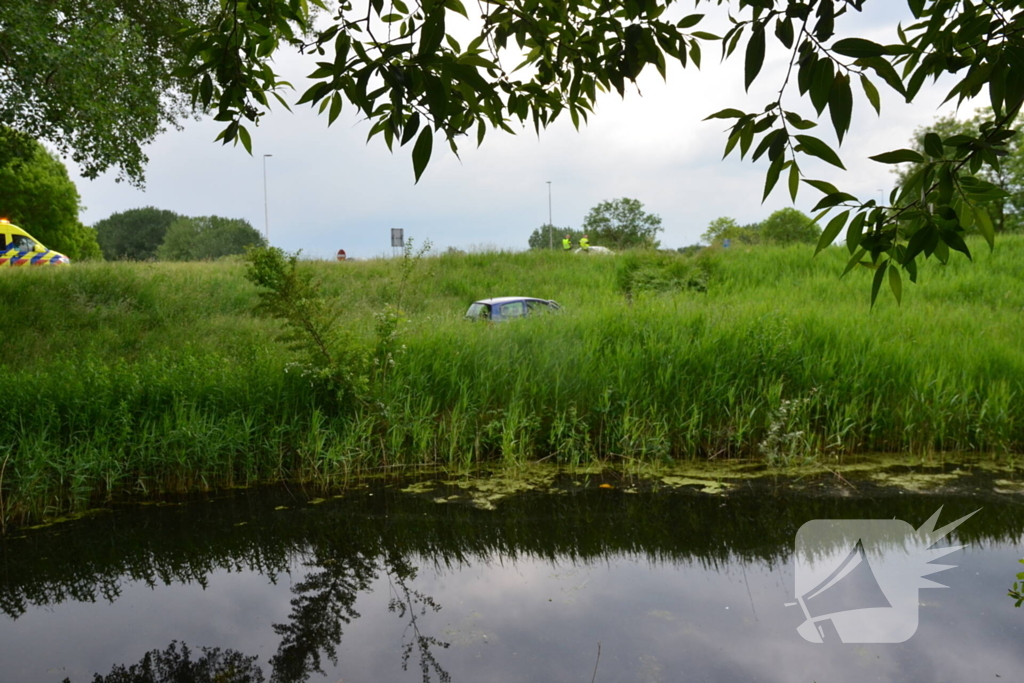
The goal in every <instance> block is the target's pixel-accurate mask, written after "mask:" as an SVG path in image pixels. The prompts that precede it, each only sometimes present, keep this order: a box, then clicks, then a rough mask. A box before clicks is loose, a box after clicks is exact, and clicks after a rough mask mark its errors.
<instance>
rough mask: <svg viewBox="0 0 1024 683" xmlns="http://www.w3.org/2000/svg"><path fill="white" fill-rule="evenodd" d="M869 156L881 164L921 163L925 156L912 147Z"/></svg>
mask: <svg viewBox="0 0 1024 683" xmlns="http://www.w3.org/2000/svg"><path fill="white" fill-rule="evenodd" d="M868 158H869V159H871V160H872V161H877V162H879V163H881V164H903V163H912V164H920V163H922V162H923V161H924V157H923V156H921V155H920V154H919V153H918V152H915V151H914V150H912V149H897V150H893V151H891V152H885V153H883V154H876V155H875V156H873V157H868Z"/></svg>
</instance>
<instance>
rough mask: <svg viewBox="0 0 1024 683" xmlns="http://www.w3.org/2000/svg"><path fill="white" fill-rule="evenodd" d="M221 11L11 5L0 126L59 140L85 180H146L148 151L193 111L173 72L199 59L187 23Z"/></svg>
mask: <svg viewBox="0 0 1024 683" xmlns="http://www.w3.org/2000/svg"><path fill="white" fill-rule="evenodd" d="M272 4H273V3H269V4H263V7H264V8H265V9H267V10H270V11H271V12H272V8H271V6H272ZM217 5H218V3H215V2H210V1H209V0H147V1H146V2H139V1H138V0H47V1H46V2H40V0H4V2H2V3H0V125H5V126H9V127H11V128H13V129H15V130H18V131H21V132H23V133H25V134H27V135H30V136H32V137H34V138H38V139H41V140H46V141H48V142H50V143H52V144H53V145H55V146H56V147H57V149H58V150H59V151H60V152H61V153H62V154H70V155H71V157H72V158H73V159H74V160H75V161H76V162H77V163H78V164H79V165H80V166H81V167H82V169H83V173H84V175H85V176H86V177H88V178H94V177H96V176H97V175H98V174H99V173H101V172H103V171H105V170H107V169H109V168H116V169H117V171H118V173H119V177H122V178H127V179H129V180H131V181H132V182H133V183H141V181H142V178H143V166H144V164H145V163H146V161H147V159H146V156H145V154H143V152H142V147H143V146H144V145H146V144H148V143H149V142H151V141H152V140H153V138H154V137H155V136H156V135H157V134H158V133H160V132H161V131H163V130H164V129H165V128H166V127H167V126H173V125H176V123H177V122H178V121H179V120H180V119H181V118H182V117H184V116H187V115H188V114H189V112H190V111H191V110H192V101H191V96H190V95H189V94H188V93H187V92H186V90H187V89H188V87H189V81H188V80H182V79H180V78H179V77H177V76H175V75H173V72H174V70H175V69H176V68H178V67H180V66H182V65H185V64H188V63H189V62H190V61H194V63H195V64H196V65H198V64H199V63H200V61H201V60H200V59H199V56H198V55H197V54H190V53H188V52H187V51H186V47H187V46H186V45H185V44H184V43H183V42H182V40H181V37H180V35H179V31H180V29H181V22H182V21H192V22H203V21H205V20H209V19H210V18H212V10H213V9H214V8H215V7H217ZM211 28H214V30H216V29H215V27H211ZM222 56H223V57H228V56H227V55H222ZM268 56H269V55H268ZM228 59H229V60H230V57H228ZM224 73H225V74H226V73H227V72H224Z"/></svg>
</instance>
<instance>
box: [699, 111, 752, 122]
mask: <svg viewBox="0 0 1024 683" xmlns="http://www.w3.org/2000/svg"><path fill="white" fill-rule="evenodd" d="M744 115H745V112H742V111H740V110H739V109H723V110H721V111H716V112H715V113H714V114H711V115H710V116H706V117H704V120H705V121H707V120H709V119H738V118H739V117H741V116H744Z"/></svg>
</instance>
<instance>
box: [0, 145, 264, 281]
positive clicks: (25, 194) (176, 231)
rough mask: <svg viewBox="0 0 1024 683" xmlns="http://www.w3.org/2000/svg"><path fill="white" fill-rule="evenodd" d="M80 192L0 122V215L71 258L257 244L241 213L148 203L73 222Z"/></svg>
mask: <svg viewBox="0 0 1024 683" xmlns="http://www.w3.org/2000/svg"><path fill="white" fill-rule="evenodd" d="M81 209H82V206H81V196H80V195H79V194H78V188H77V186H76V185H75V183H74V181H72V180H71V178H70V176H69V175H68V170H67V167H66V166H65V165H64V162H62V161H61V160H60V158H59V157H58V156H57V155H56V154H54V153H53V152H51V151H50V150H48V149H47V148H46V147H45V146H43V145H42V144H41V143H40V142H39V141H37V140H35V139H33V138H31V137H29V136H27V135H25V134H24V133H20V132H18V131H15V130H13V129H11V128H5V127H3V126H0V218H6V219H8V220H9V221H10V222H11V223H14V224H15V225H17V226H18V227H20V228H23V229H24V230H26V231H28V233H29V234H31V235H32V236H33V237H35V238H36V239H37V240H39V241H40V242H41V243H42V244H44V245H46V246H47V247H48V248H50V249H54V250H56V251H59V252H61V253H63V254H66V255H67V256H69V257H71V258H72V259H74V260H76V261H78V260H101V259H107V260H135V261H142V260H152V259H156V260H161V261H197V260H206V259H215V258H220V257H222V256H229V255H232V254H241V253H244V252H245V249H246V247H249V246H265V245H266V240H264V238H263V235H261V234H260V233H259V231H258V230H256V229H255V228H253V227H252V225H251V224H250V223H249V222H248V221H247V220H245V219H242V218H222V217H220V216H183V215H179V214H177V213H174V212H173V211H165V210H160V209H156V208H154V207H144V208H139V209H130V210H128V211H121V212H117V213H114V214H112V215H111V216H109V217H108V218H105V219H103V220H101V221H99V222H98V223H96V224H95V225H94V226H92V227H89V226H86V225H84V224H83V223H82V222H81V220H79V217H78V214H79V212H80V211H81Z"/></svg>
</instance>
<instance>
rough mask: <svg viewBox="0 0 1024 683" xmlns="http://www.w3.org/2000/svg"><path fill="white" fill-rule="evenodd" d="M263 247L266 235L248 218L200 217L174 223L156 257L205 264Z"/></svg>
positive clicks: (163, 259)
mask: <svg viewBox="0 0 1024 683" xmlns="http://www.w3.org/2000/svg"><path fill="white" fill-rule="evenodd" d="M263 246H266V240H265V239H263V235H261V234H260V233H259V231H257V230H256V228H254V227H252V225H250V224H249V221H247V220H245V219H244V218H221V217H220V216H197V217H195V218H179V219H178V220H176V221H174V222H173V223H171V225H170V227H168V228H167V233H166V234H165V235H164V241H163V244H161V245H160V246H159V248H157V250H156V256H157V258H158V259H160V260H162V261H202V260H205V259H215V258H220V257H221V256H231V255H233V254H243V253H245V250H246V249H247V248H249V247H263Z"/></svg>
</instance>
